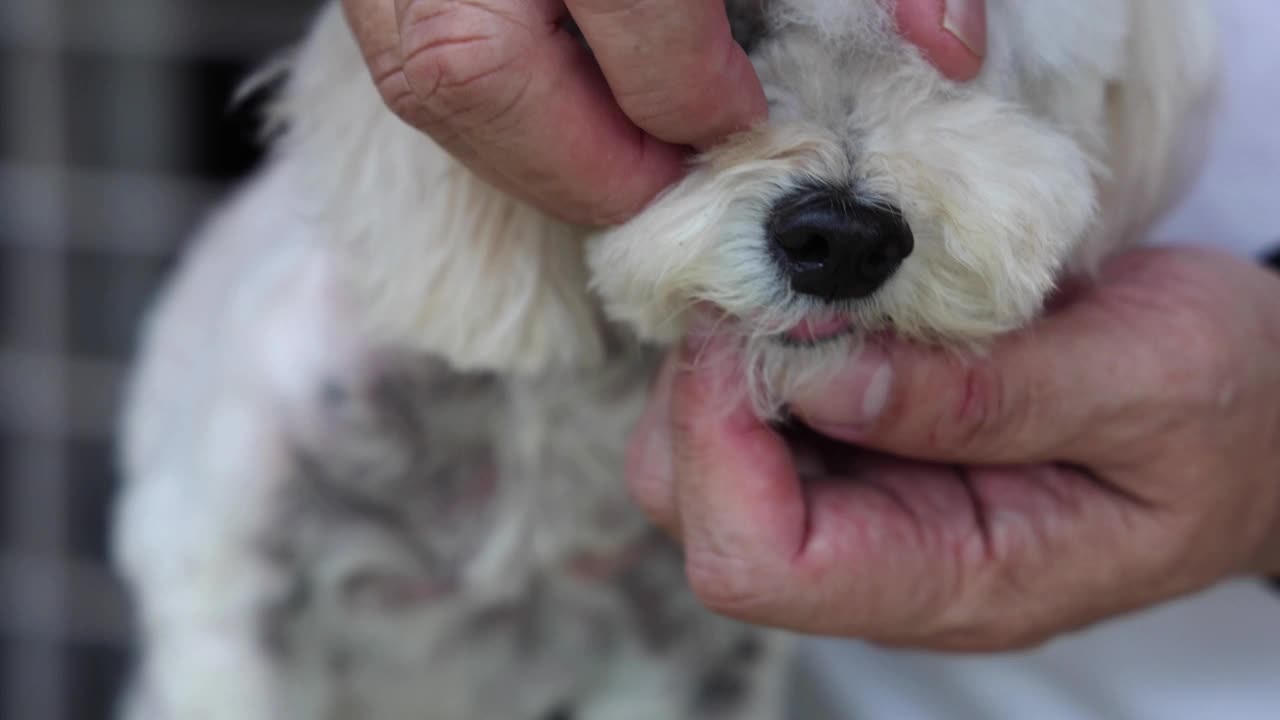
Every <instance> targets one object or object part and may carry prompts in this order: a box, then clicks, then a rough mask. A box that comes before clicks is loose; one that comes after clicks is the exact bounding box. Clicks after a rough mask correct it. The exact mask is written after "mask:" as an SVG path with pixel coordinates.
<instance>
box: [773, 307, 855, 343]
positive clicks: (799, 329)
mask: <svg viewBox="0 0 1280 720" xmlns="http://www.w3.org/2000/svg"><path fill="white" fill-rule="evenodd" d="M852 332H854V326H853V322H852V321H851V320H849V318H847V317H842V316H839V315H830V316H826V315H819V314H815V315H812V316H810V317H807V318H805V319H804V320H801V321H800V324H799V325H796V326H795V327H793V328H791V329H790V330H787V331H786V332H784V333H783V337H784V338H785V339H786V341H787V342H790V343H794V344H798V345H814V344H817V343H820V342H826V341H828V340H834V339H837V338H840V337H843V336H845V335H848V334H849V333H852Z"/></svg>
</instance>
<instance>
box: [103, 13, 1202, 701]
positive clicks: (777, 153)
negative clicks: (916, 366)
mask: <svg viewBox="0 0 1280 720" xmlns="http://www.w3.org/2000/svg"><path fill="white" fill-rule="evenodd" d="M1206 3H1207V0H1072V1H1071V2H1065V1H1063V0H988V14H989V24H990V38H991V46H990V52H989V56H988V61H987V64H986V67H985V69H984V71H983V73H982V75H981V76H980V78H979V79H978V80H977V81H976V82H974V83H971V84H966V85H957V84H954V83H951V82H949V81H947V80H945V79H943V78H942V77H941V76H940V75H939V74H938V73H937V72H936V70H934V69H933V68H932V67H931V66H929V65H928V64H927V63H925V62H924V60H923V59H921V58H920V56H919V55H918V53H917V52H916V51H915V50H914V49H912V48H911V47H909V46H908V45H906V44H905V43H904V42H903V41H902V40H901V39H900V38H899V37H898V36H897V34H896V33H895V32H894V31H893V27H892V20H891V18H892V13H891V7H890V6H889V3H888V2H887V0H885V1H878V0H839V1H837V0H727V6H728V8H729V11H730V15H731V17H732V18H733V19H734V20H735V27H750V28H754V30H752V31H751V32H752V33H753V35H752V37H750V38H749V39H750V40H751V41H752V45H751V48H750V50H751V58H752V61H753V63H754V64H755V67H756V70H757V72H758V74H759V76H760V78H761V80H762V81H763V83H764V86H765V90H766V94H767V97H768V99H769V101H770V108H771V111H770V118H769V122H768V124H767V125H766V126H764V127H760V128H758V129H756V130H754V131H751V132H748V133H744V134H742V135H740V136H738V137H735V138H731V139H730V140H728V141H727V142H726V143H724V144H723V145H722V146H721V147H718V148H716V149H714V150H712V151H711V152H709V153H708V154H707V155H706V156H705V157H703V158H701V159H700V160H699V161H698V162H697V163H696V165H695V166H694V168H693V169H692V171H691V173H690V174H689V175H688V177H687V178H686V179H685V180H683V181H682V182H680V183H679V184H677V185H676V186H674V187H673V188H671V189H669V190H668V191H667V192H665V193H664V194H663V195H662V196H661V197H660V198H659V199H658V200H656V201H655V202H654V203H652V204H651V205H650V206H649V207H648V208H647V209H646V210H645V211H644V212H642V213H641V214H640V215H639V216H638V217H636V218H635V219H633V220H632V221H630V222H628V223H626V224H624V225H622V226H619V227H615V228H610V229H608V230H606V231H603V232H598V233H594V232H591V231H588V230H587V229H585V228H580V227H574V226H571V225H567V224H565V223H562V222H559V221H557V220H554V219H552V218H550V217H548V216H547V215H544V214H542V213H541V212H539V211H538V210H536V209H534V208H532V207H530V206H528V205H526V204H524V203H522V202H520V201H518V200H515V199H512V198H510V197H507V196H505V195H503V194H501V193H499V192H497V191H495V190H493V189H492V188H491V187H489V186H488V185H486V184H485V183H483V182H482V181H480V180H478V179H476V178H475V177H473V176H472V175H470V174H469V173H468V172H467V171H466V170H465V169H463V168H462V167H461V166H459V165H458V164H456V163H455V162H454V161H453V160H452V159H450V158H449V156H447V155H446V154H445V153H444V152H442V151H441V150H440V149H439V148H438V147H436V146H435V145H433V144H432V143H431V142H430V141H428V140H427V139H425V138H424V137H423V136H421V135H420V134H418V133H417V132H416V131H414V130H411V129H410V128H408V127H406V126H405V125H403V124H402V123H401V122H400V121H398V120H397V119H396V118H395V117H394V116H393V115H392V114H391V113H390V112H389V111H388V110H387V109H386V107H385V106H384V104H383V103H382V101H381V100H380V98H379V97H378V95H377V93H376V92H375V90H374V88H373V85H372V83H371V81H370V79H369V77H368V74H367V71H366V69H365V66H364V64H363V63H362V61H361V59H360V56H359V54H358V52H357V50H356V47H355V45H354V43H353V41H352V39H351V37H350V34H349V31H348V29H347V27H346V26H345V24H344V22H343V18H342V15H341V13H340V11H339V10H338V9H337V8H336V6H331V7H328V8H326V9H325V10H324V11H323V13H322V14H321V16H320V18H319V20H318V22H317V24H316V25H315V27H314V29H313V31H312V32H311V34H310V36H309V38H308V39H307V41H306V43H305V44H304V45H303V47H302V48H301V49H300V51H299V52H298V53H297V54H296V56H295V57H294V58H293V60H292V62H291V73H290V75H289V77H288V79H287V83H286V86H285V89H284V91H283V93H282V96H281V98H280V99H279V102H278V105H277V107H276V114H275V120H276V122H277V123H278V125H277V127H278V128H279V129H280V135H279V137H278V138H277V140H276V141H275V144H274V153H273V155H272V158H271V160H270V162H269V163H268V164H267V166H266V167H265V168H264V169H263V170H262V171H261V173H260V174H259V175H258V176H257V177H256V178H255V179H253V180H252V181H251V182H249V183H248V184H247V185H246V186H245V187H244V188H243V189H242V190H241V191H240V193H239V194H238V195H237V197H236V198H235V199H233V200H232V201H231V202H230V203H229V204H228V205H227V206H226V207H225V208H224V209H223V210H222V211H221V212H220V213H219V214H218V215H217V216H216V217H215V218H213V220H212V221H211V223H210V224H209V226H208V227H207V228H206V229H205V231H204V232H203V234H202V235H201V237H200V238H199V241H198V243H197V245H196V247H195V248H194V249H193V251H192V252H191V253H190V256H189V257H188V258H187V260H186V262H185V264H184V266H183V268H182V269H181V271H180V272H179V273H178V275H177V277H176V278H175V279H174V281H173V282H172V283H171V285H170V286H169V288H168V289H167V291H166V292H165V294H164V296H163V298H162V299H161V301H160V303H159V304H158V307H157V309H156V311H155V313H154V314H153V316H152V318H151V320H150V322H149V325H148V329H147V333H146V336H145V339H144V343H143V346H142V348H141V353H140V357H139V361H138V364H137V368H136V372H135V375H134V379H133V383H132V386H131V392H130V396H129V402H128V409H127V415H126V418H125V425H124V431H123V462H124V471H125V475H126V478H127V487H126V489H125V492H124V496H123V498H122V501H121V505H120V510H119V515H118V521H117V528H118V532H117V554H118V557H119V559H120V564H121V566H122V568H123V570H124V573H125V575H126V577H127V578H128V580H129V582H130V584H131V586H132V588H133V590H134V594H135V597H136V599H137V605H138V610H139V618H140V639H141V643H142V650H143V653H142V661H141V663H140V666H139V668H138V672H137V678H136V682H135V685H134V691H133V692H132V693H131V696H130V698H129V701H128V703H127V707H126V709H125V712H126V713H127V715H128V716H129V717H130V718H132V719H134V720H197V719H198V720H206V719H207V720H222V719H224V718H225V719H226V720H232V719H234V720H276V719H285V720H294V719H295V718H297V719H303V718H306V719H311V718H315V719H317V720H319V719H324V720H347V719H349V718H350V719H355V718H360V719H361V720H384V719H385V720H401V719H408V718H415V719H422V720H506V719H510V720H538V719H539V718H567V717H573V718H580V719H582V720H630V719H635V720H642V719H643V720H658V719H661V720H667V719H670V720H681V719H684V718H734V719H735V720H737V719H746V718H760V719H761V720H763V719H764V718H777V717H779V716H780V712H781V711H780V709H779V708H780V698H781V696H782V692H781V688H782V685H783V679H784V677H785V672H784V669H785V665H786V662H785V660H786V649H785V645H786V643H785V641H783V640H782V639H781V638H780V637H779V636H777V635H774V634H771V633H765V632H764V631H760V630H756V629H751V628H746V627H742V626H739V625H736V624H734V623H731V622H728V621H725V620H721V619H718V618H715V617H713V616H711V615H710V614H708V613H706V612H705V611H703V610H701V609H700V608H699V607H698V606H697V603H696V601H695V600H694V598H693V596H692V595H691V594H690V593H689V592H688V590H687V589H686V588H685V587H684V585H683V582H682V573H681V566H680V560H679V556H678V553H676V552H675V551H674V549H672V548H671V546H669V545H668V544H666V543H665V542H664V541H663V540H661V539H660V538H659V537H658V536H657V534H656V533H655V532H654V531H652V530H651V529H649V528H648V527H647V525H646V524H645V523H644V521H643V519H642V518H641V517H640V516H639V514H638V513H637V512H636V511H635V510H634V509H633V508H632V507H631V506H630V504H629V502H628V500H627V498H626V494H625V490H624V489H623V487H622V482H621V465H622V455H623V448H624V446H625V440H626V435H627V432H628V429H629V427H630V426H631V424H632V423H633V422H634V420H635V419H636V417H637V416H638V413H639V410H640V407H641V406H642V404H643V396H644V391H645V389H646V387H647V383H648V380H649V377H650V374H651V371H652V369H653V367H654V364H655V359H656V356H657V350H656V348H657V347H659V346H661V345H663V344H666V343H669V342H671V341H673V340H675V339H676V338H678V337H679V336H680V334H681V331H682V328H683V324H684V321H685V319H686V318H687V314H688V312H689V311H690V310H691V309H693V308H695V307H697V306H699V305H710V306H715V307H716V308H718V309H719V310H720V311H721V312H722V313H723V314H724V315H725V317H727V318H728V319H727V320H726V321H725V323H724V325H723V327H724V329H725V330H726V331H732V332H735V333H737V334H738V335H739V336H740V337H741V338H742V343H743V345H744V349H745V351H746V353H745V356H746V357H747V358H748V361H747V362H748V364H749V368H748V369H749V370H750V371H751V373H750V377H752V378H753V380H752V381H751V382H750V383H749V387H747V388H744V390H746V391H749V392H751V393H752V394H753V397H754V399H755V400H756V401H757V407H758V408H759V410H760V412H761V413H762V415H763V414H769V413H773V412H775V411H776V410H777V409H778V408H779V407H781V406H782V405H784V404H785V402H786V399H787V397H788V396H789V395H790V394H791V393H792V392H794V391H795V388H796V387H797V386H798V385H799V384H802V383H805V382H814V381H816V380H817V379H818V378H820V375H821V372H822V370H823V369H824V368H825V367H829V366H830V365H831V360H832V358H833V357H834V356H836V355H848V354H849V353H852V352H856V351H857V343H858V342H859V338H860V337H861V336H862V334H863V333H865V332H867V331H876V330H885V329H887V330H893V331H895V332H899V333H902V334H905V335H908V336H910V337H914V338H918V339H922V340H925V341H930V342H940V343H943V344H945V345H947V346H952V347H958V348H974V347H981V344H982V342H983V341H984V340H986V339H988V338H990V337H992V336H993V335H996V334H998V333H1001V332H1004V331H1007V330H1011V329H1014V328H1018V327H1020V326H1023V325H1025V324H1026V323H1028V322H1030V321H1031V320H1033V319H1034V318H1035V316H1036V314H1037V313H1038V312H1039V311H1040V309H1041V306H1042V304H1043V302H1044V300H1045V299H1046V296H1047V295H1048V294H1049V293H1050V292H1051V291H1052V289H1053V287H1054V283H1055V281H1056V280H1057V279H1058V278H1059V277H1060V276H1061V275H1062V274H1063V273H1064V272H1068V271H1083V272H1087V271H1089V269H1091V268H1092V267H1094V266H1096V264H1097V262H1098V261H1099V260H1100V259H1101V258H1102V257H1104V256H1105V255H1107V254H1108V253H1111V252H1114V251H1115V250H1117V249H1119V248H1121V247H1123V246H1125V245H1126V244H1127V243H1129V242H1131V241H1135V240H1138V239H1140V238H1141V237H1142V234H1143V232H1144V231H1145V229H1146V228H1147V227H1148V225H1149V224H1150V223H1151V221H1152V220H1154V219H1155V218H1156V216H1157V215H1158V214H1159V212H1160V211H1161V210H1162V209H1163V207H1164V206H1165V204H1166V203H1168V202H1169V201H1170V200H1171V199H1172V198H1173V197H1175V195H1176V193H1177V191H1178V190H1179V189H1180V183H1181V181H1182V180H1183V179H1185V177H1186V176H1187V173H1186V171H1185V168H1186V167H1189V165H1188V163H1187V161H1188V160H1189V159H1190V160H1194V152H1193V151H1189V150H1188V148H1193V147H1194V146H1195V144H1194V142H1188V141H1187V140H1186V138H1187V133H1188V132H1189V131H1190V130H1192V129H1193V127H1192V126H1193V124H1194V122H1195V121H1197V120H1198V119H1199V118H1202V117H1203V110H1204V107H1205V104H1206V102H1205V101H1206V100H1207V99H1208V97H1209V95H1210V89H1211V87H1212V80H1213V70H1214V59H1215V53H1214V44H1213V32H1212V25H1211V21H1210V18H1209V13H1208V7H1207V4H1206ZM815 182H816V183H824V184H827V185H831V186H836V187H841V188H847V189H848V192H849V194H850V196H851V197H855V198H857V199H859V200H862V201H865V202H873V203H883V204H888V205H892V206H895V207H896V208H898V209H899V210H900V212H901V216H902V218H903V219H905V220H906V222H907V223H908V224H909V225H910V228H911V231H912V233H913V234H914V238H915V250H914V253H913V254H912V255H911V256H910V257H909V258H907V259H906V260H905V261H904V262H903V263H902V265H901V267H900V269H899V270H898V271H897V273H896V274H894V275H893V276H892V278H890V279H889V280H888V282H887V283H886V284H885V285H884V286H883V287H882V288H881V289H880V290H879V291H878V292H876V293H875V294H874V295H872V296H870V297H867V298H865V299H863V300H857V301H849V302H842V303H828V302H824V301H821V300H817V299H813V298H809V297H805V296H801V295H798V294H796V293H794V292H792V290H791V288H790V286H789V285H788V283H787V280H786V278H785V277H784V276H783V274H782V273H781V272H780V270H779V268H778V266H777V264H776V263H775V262H774V261H773V259H772V257H771V255H770V253H769V252H768V244H769V242H770V240H769V238H768V236H767V233H766V231H765V228H766V215H767V214H768V212H769V210H770V208H771V207H773V205H774V203H775V202H777V201H778V200H779V199H780V198H782V197H784V196H785V195H787V194H788V193H789V192H792V191H794V190H796V189H797V188H800V187H804V186H806V185H807V184H812V183H815ZM831 316H840V317H843V318H847V319H848V321H849V325H850V329H851V330H853V332H848V333H842V334H841V335H840V337H838V338H833V339H831V340H829V341H827V342H822V343H818V344H817V346H814V347H807V346H806V347H800V346H797V344H796V343H788V342H780V338H781V337H784V336H785V333H786V332H787V331H788V330H790V329H791V328H794V327H796V326H799V325H801V324H802V323H804V322H806V321H809V320H813V319H815V318H817V319H822V318H828V317H831Z"/></svg>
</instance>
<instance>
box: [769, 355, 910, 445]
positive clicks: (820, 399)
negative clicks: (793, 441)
mask: <svg viewBox="0 0 1280 720" xmlns="http://www.w3.org/2000/svg"><path fill="white" fill-rule="evenodd" d="M892 385H893V366H892V365H891V364H890V363H889V356H888V354H887V353H885V351H884V349H883V348H880V347H878V346H875V345H868V346H866V347H864V348H863V349H862V351H861V352H859V354H858V357H857V358H855V359H853V360H852V362H851V363H850V364H849V366H848V367H846V368H845V369H843V370H841V371H840V372H838V373H836V374H835V375H834V376H833V377H831V378H830V379H829V380H827V381H826V382H822V383H819V384H818V386H816V387H813V388H810V389H809V390H808V391H807V392H806V393H805V394H804V395H803V396H802V397H801V398H800V399H799V400H798V401H797V402H795V403H794V404H793V406H792V410H793V411H794V412H796V413H797V414H798V415H799V416H800V417H802V418H803V419H804V420H805V421H806V422H807V423H809V424H811V425H814V426H816V427H822V426H825V427H830V428H840V429H842V430H845V431H856V430H866V429H869V428H870V427H871V426H873V425H874V424H875V423H876V421H877V420H879V419H880V416H881V415H882V414H884V409H885V407H886V406H887V405H888V404H889V391H890V389H891V388H892Z"/></svg>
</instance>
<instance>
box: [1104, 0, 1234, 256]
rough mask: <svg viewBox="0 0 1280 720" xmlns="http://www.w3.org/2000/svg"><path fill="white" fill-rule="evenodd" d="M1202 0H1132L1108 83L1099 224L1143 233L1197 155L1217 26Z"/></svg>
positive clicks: (1119, 236) (1189, 174)
mask: <svg viewBox="0 0 1280 720" xmlns="http://www.w3.org/2000/svg"><path fill="white" fill-rule="evenodd" d="M1210 5H1211V4H1210V3H1207V2H1204V0H1130V8H1131V16H1130V24H1129V38H1128V42H1127V45H1126V47H1127V59H1126V61H1125V63H1124V65H1123V66H1122V70H1121V75H1120V78H1119V79H1118V80H1117V81H1116V82H1115V83H1114V84H1113V85H1112V86H1111V87H1110V88H1109V91H1108V98H1107V116H1108V117H1107V121H1108V125H1109V128H1108V131H1109V136H1110V137H1109V143H1108V145H1109V155H1108V157H1107V158H1106V162H1107V165H1108V166H1109V167H1108V170H1109V172H1108V176H1107V177H1105V178H1104V179H1103V182H1102V187H1101V192H1100V198H1101V205H1102V222H1103V228H1102V232H1103V234H1104V235H1105V236H1106V238H1107V239H1108V240H1107V242H1106V244H1107V246H1108V247H1110V248H1115V247H1117V246H1119V245H1123V244H1126V243H1130V242H1137V241H1139V240H1141V239H1142V238H1141V235H1142V234H1143V233H1145V232H1146V231H1147V229H1148V227H1149V226H1150V224H1151V223H1152V222H1154V221H1155V220H1156V219H1157V218H1158V217H1159V216H1160V215H1161V214H1162V213H1163V212H1165V211H1166V210H1168V209H1169V207H1170V206H1171V204H1172V203H1173V202H1175V201H1176V200H1178V198H1179V196H1180V195H1181V194H1182V193H1183V192H1185V191H1186V190H1187V189H1188V186H1189V184H1190V181H1191V180H1193V179H1194V176H1195V174H1196V172H1197V171H1198V169H1199V166H1200V164H1201V162H1202V160H1203V155H1204V151H1205V146H1206V143H1207V131H1208V126H1209V120H1210V116H1211V114H1212V109H1213V105H1214V103H1213V100H1214V98H1215V93H1214V88H1215V87H1216V81H1217V76H1218V48H1217V40H1216V38H1217V27H1216V22H1215V18H1214V16H1213V13H1212V11H1211V7H1210Z"/></svg>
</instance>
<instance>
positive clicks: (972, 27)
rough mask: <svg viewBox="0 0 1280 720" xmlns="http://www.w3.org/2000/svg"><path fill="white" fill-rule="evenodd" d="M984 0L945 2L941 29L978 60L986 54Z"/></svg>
mask: <svg viewBox="0 0 1280 720" xmlns="http://www.w3.org/2000/svg"><path fill="white" fill-rule="evenodd" d="M984 2H985V0H946V10H945V12H944V13H943V16H942V29H943V30H946V31H947V32H949V33H951V34H952V35H953V36H954V37H955V38H956V39H957V40H959V41H960V42H961V43H963V44H964V46H965V47H967V48H969V52H972V53H973V54H974V55H977V56H978V57H979V58H981V57H985V56H986V54H987V14H986V11H985V10H986V8H985V7H984V4H983V3H984Z"/></svg>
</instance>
